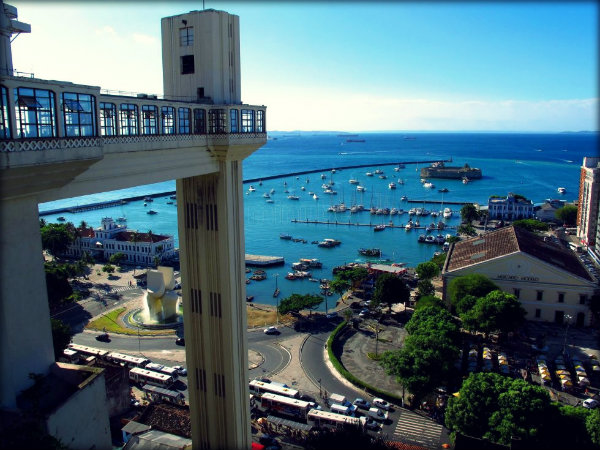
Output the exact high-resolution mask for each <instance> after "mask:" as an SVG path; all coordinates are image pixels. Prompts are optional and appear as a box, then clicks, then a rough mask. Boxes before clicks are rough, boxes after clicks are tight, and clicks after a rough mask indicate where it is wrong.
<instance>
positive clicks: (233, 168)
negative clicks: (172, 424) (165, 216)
mask: <svg viewBox="0 0 600 450" xmlns="http://www.w3.org/2000/svg"><path fill="white" fill-rule="evenodd" d="M4 6H8V5H4V4H3V3H0V7H1V8H0V15H2V17H1V18H2V22H1V23H0V26H1V27H2V30H0V31H1V32H2V33H1V36H0V37H1V38H2V39H3V45H4V44H6V40H5V37H6V36H7V35H8V37H10V33H11V31H10V26H9V25H7V24H9V23H10V20H9V19H10V17H9V16H7V14H6V11H7V10H6V8H4ZM11 8H12V7H11ZM13 9H14V8H13ZM11 11H12V10H11V9H10V8H9V9H8V12H9V13H10V12H11ZM15 12H16V10H15ZM9 15H10V14H9ZM13 26H14V25H13ZM21 26H24V24H21ZM25 28H26V27H25ZM161 28H162V61H163V89H164V95H163V96H161V97H158V96H155V95H146V94H130V95H121V94H117V93H112V92H108V91H105V90H102V89H101V88H100V87H98V86H87V85H81V84H74V83H71V82H68V81H49V80H42V79H38V78H35V77H33V76H29V77H28V76H20V75H22V74H20V73H18V72H15V71H14V70H13V69H12V62H11V61H6V62H3V72H4V74H3V76H2V78H1V80H0V208H1V210H0V229H2V233H1V234H0V277H1V278H0V280H1V283H0V321H1V323H0V335H1V339H0V361H1V364H0V367H2V373H1V375H0V376H1V384H0V407H2V408H3V409H14V408H15V407H16V404H17V402H16V399H17V397H18V395H19V393H20V392H21V391H22V390H23V389H26V388H28V387H29V386H30V385H31V380H30V379H29V374H30V373H41V374H46V373H48V371H49V367H50V366H51V365H52V364H53V363H54V355H53V348H52V337H51V331H50V320H49V310H48V301H47V294H46V282H45V275H44V267H43V261H42V258H41V254H42V247H41V237H40V231H39V220H38V204H39V203H42V202H48V201H52V200H57V199H62V198H69V197H74V196H79V195H85V194H91V193H96V192H104V191H109V190H114V189H121V188H127V187H133V186H137V185H142V184H150V183H156V182H161V181H167V180H173V179H175V180H176V187H177V199H178V201H177V204H178V206H177V208H178V228H179V237H180V241H179V242H180V259H181V273H182V288H183V289H182V294H183V304H184V310H185V311H186V314H185V315H184V325H185V338H186V358H187V366H188V373H189V375H188V381H189V386H188V389H189V402H190V410H191V416H192V440H193V442H194V444H193V445H194V447H196V448H200V449H202V448H211V449H215V448H249V447H250V420H249V414H250V413H249V407H248V398H249V397H248V385H247V379H248V378H247V367H248V366H247V347H246V338H245V329H246V309H245V308H246V302H245V298H246V293H245V289H246V288H245V280H244V278H245V277H244V247H245V243H244V222H243V192H242V164H241V162H242V160H243V159H244V158H246V157H247V156H249V155H250V154H252V153H253V152H254V151H256V150H257V149H258V148H260V147H261V146H263V145H264V144H265V143H266V139H267V134H266V107H265V106H257V105H247V104H244V103H242V102H241V81H240V55H239V48H240V45H239V39H240V37H239V18H238V17H237V16H235V15H231V14H228V13H226V12H224V11H216V10H211V9H209V10H203V11H191V12H189V13H187V14H181V15H177V16H173V17H167V18H163V19H162V23H161ZM8 46H9V47H10V42H9V43H8ZM5 54H6V53H5ZM8 58H9V59H10V52H9V53H8ZM24 335H26V338H22V336H24ZM17 342H18V344H17ZM8 367H10V368H11V369H10V370H7V368H8Z"/></svg>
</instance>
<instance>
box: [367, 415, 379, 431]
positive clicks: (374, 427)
mask: <svg viewBox="0 0 600 450" xmlns="http://www.w3.org/2000/svg"><path fill="white" fill-rule="evenodd" d="M365 428H366V429H367V430H371V431H377V430H379V424H378V423H377V422H375V420H374V419H373V418H372V417H368V418H367V421H366V422H365Z"/></svg>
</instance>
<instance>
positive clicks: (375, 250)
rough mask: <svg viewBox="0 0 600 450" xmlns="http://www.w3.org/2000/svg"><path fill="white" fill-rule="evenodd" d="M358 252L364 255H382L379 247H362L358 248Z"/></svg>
mask: <svg viewBox="0 0 600 450" xmlns="http://www.w3.org/2000/svg"><path fill="white" fill-rule="evenodd" d="M358 253H360V254H361V255H363V256H372V257H380V256H381V250H380V249H378V248H360V249H358Z"/></svg>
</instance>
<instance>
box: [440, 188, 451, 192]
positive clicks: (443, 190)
mask: <svg viewBox="0 0 600 450" xmlns="http://www.w3.org/2000/svg"><path fill="white" fill-rule="evenodd" d="M438 192H449V191H448V188H441V189H438Z"/></svg>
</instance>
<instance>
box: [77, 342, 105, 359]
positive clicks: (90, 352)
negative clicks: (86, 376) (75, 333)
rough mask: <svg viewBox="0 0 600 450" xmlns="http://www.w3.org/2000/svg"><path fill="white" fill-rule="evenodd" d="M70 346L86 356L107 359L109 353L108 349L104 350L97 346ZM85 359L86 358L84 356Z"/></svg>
mask: <svg viewBox="0 0 600 450" xmlns="http://www.w3.org/2000/svg"><path fill="white" fill-rule="evenodd" d="M69 348H70V349H71V350H73V351H75V352H77V353H79V354H80V355H82V356H84V357H88V356H95V357H96V358H98V359H105V358H106V355H108V353H109V352H108V350H102V349H99V348H96V347H88V346H87V345H79V344H73V343H71V344H69ZM84 359H85V358H84Z"/></svg>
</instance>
